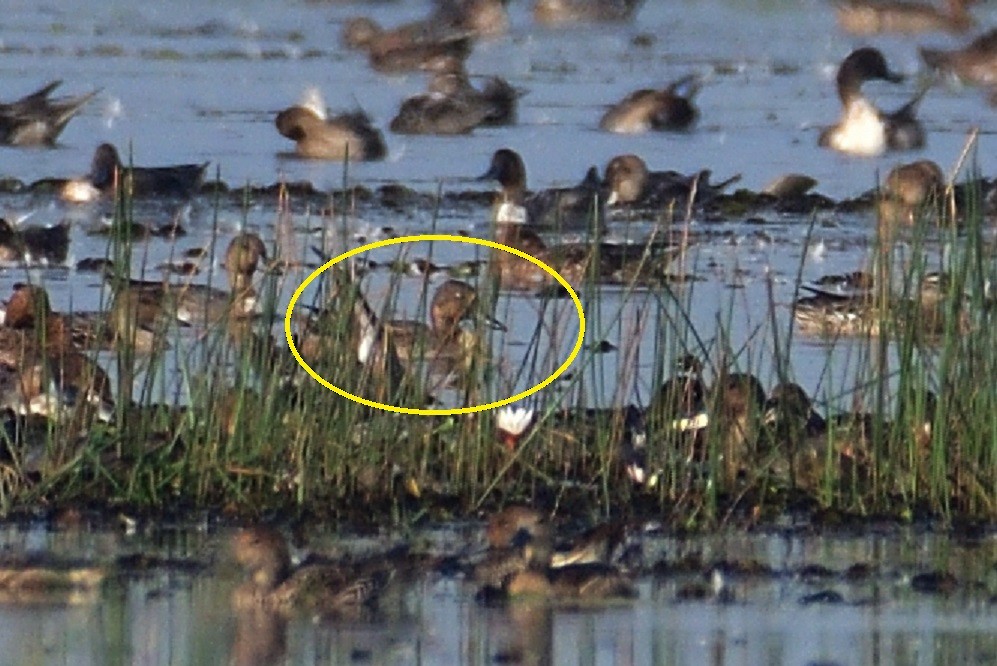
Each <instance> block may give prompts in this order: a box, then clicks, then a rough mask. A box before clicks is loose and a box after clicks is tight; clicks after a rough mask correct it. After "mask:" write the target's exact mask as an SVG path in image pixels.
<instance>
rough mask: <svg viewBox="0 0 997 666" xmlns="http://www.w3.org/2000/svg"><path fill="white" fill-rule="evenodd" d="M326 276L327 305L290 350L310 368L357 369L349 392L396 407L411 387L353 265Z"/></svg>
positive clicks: (393, 345) (338, 268) (301, 332)
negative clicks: (292, 349)
mask: <svg viewBox="0 0 997 666" xmlns="http://www.w3.org/2000/svg"><path fill="white" fill-rule="evenodd" d="M320 256H323V258H324V255H321V253H320ZM328 275H329V277H330V278H331V279H332V282H331V287H330V288H329V291H328V298H327V301H326V303H325V305H324V306H323V307H322V309H320V310H319V311H318V312H317V313H315V315H314V316H313V317H311V318H310V319H309V320H308V321H307V323H306V324H305V326H304V328H303V330H301V331H300V333H299V335H297V336H296V338H295V348H297V350H298V353H299V354H300V355H301V357H302V358H303V359H304V360H305V361H306V362H307V363H308V364H309V365H310V366H313V367H320V368H323V369H324V368H329V369H330V370H332V369H342V368H343V367H344V363H346V364H350V363H352V364H353V365H355V366H358V367H359V368H360V369H361V370H362V372H361V373H360V377H359V379H357V378H356V373H352V374H351V375H350V378H351V380H353V384H352V386H351V387H350V392H351V393H354V394H355V395H361V396H364V397H366V398H368V399H370V400H374V401H376V402H379V403H382V404H397V402H398V400H399V399H400V398H402V397H404V394H405V393H406V391H407V390H408V389H409V388H410V387H411V386H412V384H411V383H410V382H409V375H408V373H407V371H406V368H405V366H404V365H403V364H402V361H401V359H400V358H399V354H398V350H397V349H396V348H395V344H394V341H393V339H392V337H391V336H390V335H387V334H386V332H385V327H384V326H383V324H382V322H381V320H380V318H379V317H378V315H377V313H375V312H374V309H373V308H372V307H371V305H370V303H368V302H367V299H366V297H365V296H364V295H363V292H362V290H361V289H360V284H359V281H358V280H357V278H356V275H357V271H356V269H355V266H353V265H349V266H348V267H339V266H334V267H333V268H331V269H330V270H329V272H328ZM344 340H345V341H346V344H344ZM353 365H347V366H346V367H349V368H352V367H353ZM323 376H326V375H325V374H324V373H323Z"/></svg>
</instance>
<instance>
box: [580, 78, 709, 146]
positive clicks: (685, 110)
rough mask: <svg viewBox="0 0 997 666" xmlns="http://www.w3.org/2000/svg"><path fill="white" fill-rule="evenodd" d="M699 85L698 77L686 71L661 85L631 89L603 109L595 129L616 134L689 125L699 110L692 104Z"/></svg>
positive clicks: (679, 129) (639, 132)
mask: <svg viewBox="0 0 997 666" xmlns="http://www.w3.org/2000/svg"><path fill="white" fill-rule="evenodd" d="M699 85H700V82H699V78H698V77H697V76H695V75H690V76H686V77H683V78H681V79H679V80H677V81H674V82H673V83H671V84H669V85H668V86H666V87H665V88H662V89H651V88H645V89H641V90H637V91H635V92H632V93H630V94H629V95H627V96H626V97H624V98H623V99H622V100H620V101H619V102H617V103H616V104H614V105H613V106H611V107H610V108H609V110H608V111H606V113H605V114H604V115H603V116H602V119H601V120H600V121H599V129H601V130H604V131H606V132H615V133H617V134H642V133H644V132H648V131H651V130H655V131H672V132H680V131H685V130H688V129H691V128H692V126H693V125H695V124H696V120H697V119H698V118H699V110H698V109H697V108H696V107H695V106H694V104H693V98H694V97H695V95H696V93H697V92H699Z"/></svg>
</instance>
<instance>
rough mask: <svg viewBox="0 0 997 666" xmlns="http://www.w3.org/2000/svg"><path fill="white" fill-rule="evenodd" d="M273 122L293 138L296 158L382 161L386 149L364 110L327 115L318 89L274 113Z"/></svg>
mask: <svg viewBox="0 0 997 666" xmlns="http://www.w3.org/2000/svg"><path fill="white" fill-rule="evenodd" d="M274 124H275V125H276V126H277V131H278V132H280V134H281V136H285V137H287V138H288V139H290V140H291V141H294V152H295V154H296V155H298V156H299V157H305V158H308V159H317V160H347V159H349V160H358V161H374V160H382V159H384V157H385V155H387V152H388V149H387V146H386V145H385V143H384V136H383V135H382V134H381V132H380V130H378V129H377V128H376V127H374V126H373V124H371V121H370V118H369V117H368V116H367V114H366V113H364V112H363V111H353V112H350V113H343V114H340V115H336V116H329V115H328V112H327V109H326V106H325V101H324V100H323V99H322V93H321V92H319V90H318V89H317V88H312V89H309V90H308V91H306V92H305V95H304V97H303V98H302V100H301V101H300V102H299V103H298V104H295V105H293V106H290V107H288V108H286V109H284V110H283V111H281V112H280V113H278V114H277V117H276V119H275V120H274Z"/></svg>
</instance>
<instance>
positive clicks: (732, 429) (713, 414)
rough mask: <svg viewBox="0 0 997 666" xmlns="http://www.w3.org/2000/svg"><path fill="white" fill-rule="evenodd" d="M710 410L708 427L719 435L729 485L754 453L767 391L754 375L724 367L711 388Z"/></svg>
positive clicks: (726, 479) (721, 459)
mask: <svg viewBox="0 0 997 666" xmlns="http://www.w3.org/2000/svg"><path fill="white" fill-rule="evenodd" d="M708 407H709V411H710V423H709V427H710V428H711V429H714V430H716V431H717V433H718V434H717V435H716V439H717V441H718V442H719V444H720V461H721V464H722V466H723V473H724V477H725V481H726V483H727V484H728V486H729V485H730V484H732V483H733V482H734V481H735V480H736V479H737V477H738V475H739V474H740V472H741V470H742V469H744V468H745V466H746V465H747V463H748V462H749V460H751V459H753V456H754V454H755V451H756V443H757V440H758V433H759V424H760V422H761V420H762V414H763V412H764V408H765V388H764V387H763V386H762V383H761V381H760V380H759V379H758V378H757V377H756V376H755V375H753V374H751V373H741V372H727V371H726V368H725V369H724V372H723V373H722V374H721V377H719V378H718V379H717V381H716V382H714V384H713V386H712V387H711V395H710V397H709V399H708ZM708 436H712V435H708Z"/></svg>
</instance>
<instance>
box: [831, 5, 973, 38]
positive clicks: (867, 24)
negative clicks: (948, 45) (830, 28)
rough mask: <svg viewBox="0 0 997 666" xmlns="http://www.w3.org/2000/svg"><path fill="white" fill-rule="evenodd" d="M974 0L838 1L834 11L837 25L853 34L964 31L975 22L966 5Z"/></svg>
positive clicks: (955, 32)
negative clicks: (939, 1)
mask: <svg viewBox="0 0 997 666" xmlns="http://www.w3.org/2000/svg"><path fill="white" fill-rule="evenodd" d="M975 2H976V0H946V1H945V4H944V7H938V6H936V5H933V4H928V3H924V2H910V1H904V2H897V1H891V0H886V1H883V0H839V1H837V2H835V5H834V11H835V16H836V18H837V20H838V26H839V27H840V28H841V29H842V30H844V31H845V32H848V33H851V34H853V35H875V34H879V33H884V32H896V33H904V34H909V35H910V34H918V33H923V32H948V33H954V34H958V33H963V32H966V31H967V30H970V29H971V28H973V27H974V26H975V25H976V20H975V19H974V18H973V16H972V15H971V14H970V13H969V9H968V6H969V5H971V4H975Z"/></svg>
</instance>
